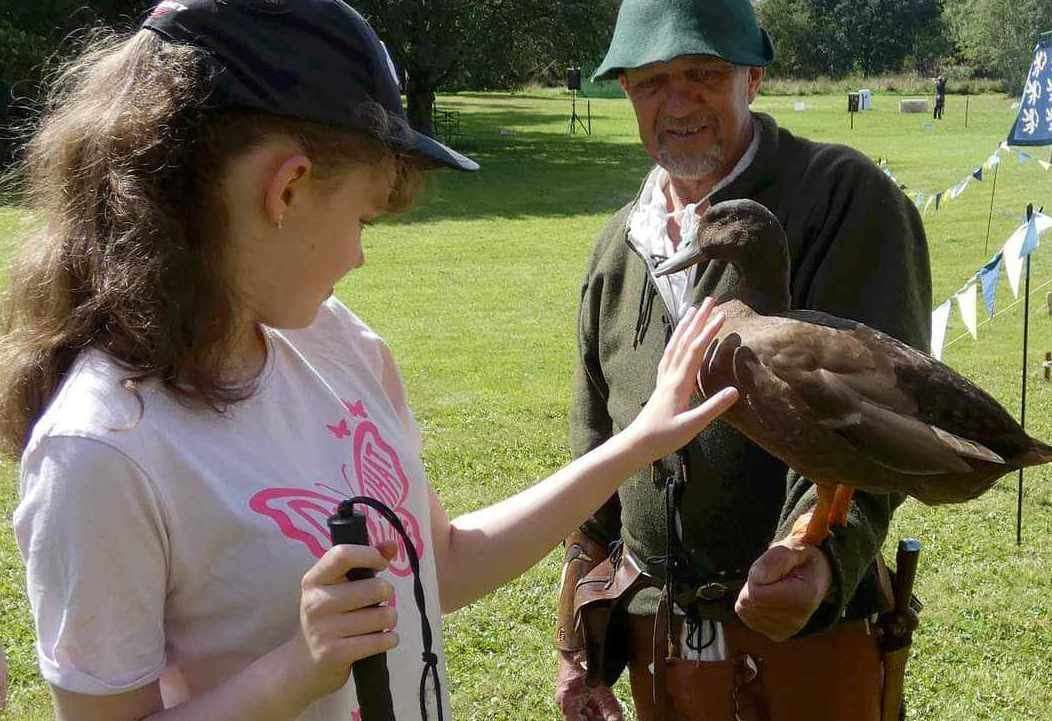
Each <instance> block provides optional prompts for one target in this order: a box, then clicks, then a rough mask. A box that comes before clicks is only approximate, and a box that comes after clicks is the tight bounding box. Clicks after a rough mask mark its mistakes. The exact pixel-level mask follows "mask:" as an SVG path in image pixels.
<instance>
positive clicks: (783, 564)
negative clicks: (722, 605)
mask: <svg viewBox="0 0 1052 721" xmlns="http://www.w3.org/2000/svg"><path fill="white" fill-rule="evenodd" d="M807 561H808V555H807V550H806V549H799V550H798V549H795V548H787V547H786V546H780V545H775V546H771V547H770V548H768V549H767V551H765V552H764V554H763V555H762V556H760V557H759V558H757V559H756V561H755V562H754V563H753V564H752V567H751V568H750V569H749V583H752V584H759V585H767V584H771V583H775V582H777V581H780V580H782V579H783V578H785V577H786V576H788V575H789V574H790V573H791V572H792V571H793V570H794V569H795V568H797V567H799V566H802V565H803V564H805V563H807Z"/></svg>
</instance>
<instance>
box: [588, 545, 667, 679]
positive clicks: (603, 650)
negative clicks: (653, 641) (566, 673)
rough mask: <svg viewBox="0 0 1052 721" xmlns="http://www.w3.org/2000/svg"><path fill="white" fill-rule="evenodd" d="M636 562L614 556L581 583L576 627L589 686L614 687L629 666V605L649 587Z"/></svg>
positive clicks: (647, 580) (622, 554) (626, 556)
mask: <svg viewBox="0 0 1052 721" xmlns="http://www.w3.org/2000/svg"><path fill="white" fill-rule="evenodd" d="M649 584H650V578H649V576H646V575H645V574H644V573H643V572H642V570H641V569H640V568H639V565H638V564H636V563H635V560H634V559H633V558H632V557H631V556H630V555H629V554H627V553H613V554H611V556H610V557H609V558H607V559H605V560H604V561H603V562H602V563H600V564H599V565H598V566H596V567H595V568H593V569H592V571H591V572H590V573H589V574H588V575H587V576H585V577H584V578H582V579H581V580H580V581H578V582H577V587H576V590H575V592H574V624H575V626H576V627H578V628H579V629H580V630H581V635H582V637H583V638H584V652H585V660H586V664H587V677H586V681H587V683H588V685H589V686H598V685H600V684H602V685H604V686H613V685H614V683H615V682H616V681H617V678H618V677H619V676H620V675H621V672H622V671H624V669H625V666H626V665H627V663H628V653H629V633H628V612H627V605H628V601H629V600H630V599H631V598H632V596H633V595H634V594H635V592H636V591H637V590H639V588H641V587H643V586H645V585H649Z"/></svg>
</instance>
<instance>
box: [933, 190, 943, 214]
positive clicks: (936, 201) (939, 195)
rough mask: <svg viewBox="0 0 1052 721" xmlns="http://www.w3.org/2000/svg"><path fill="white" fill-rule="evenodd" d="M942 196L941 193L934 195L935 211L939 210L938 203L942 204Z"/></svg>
mask: <svg viewBox="0 0 1052 721" xmlns="http://www.w3.org/2000/svg"><path fill="white" fill-rule="evenodd" d="M943 192H945V191H943ZM942 196H943V193H936V194H935V209H936V210H938V209H939V203H941V202H942Z"/></svg>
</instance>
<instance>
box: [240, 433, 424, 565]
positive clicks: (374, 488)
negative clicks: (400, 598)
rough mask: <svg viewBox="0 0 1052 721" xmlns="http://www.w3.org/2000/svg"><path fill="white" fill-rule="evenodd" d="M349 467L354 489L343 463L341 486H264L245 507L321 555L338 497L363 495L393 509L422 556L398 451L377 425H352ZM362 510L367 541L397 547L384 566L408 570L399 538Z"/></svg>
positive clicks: (328, 543)
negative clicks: (391, 558)
mask: <svg viewBox="0 0 1052 721" xmlns="http://www.w3.org/2000/svg"><path fill="white" fill-rule="evenodd" d="M348 435H350V433H349V432H348ZM354 468H355V474H356V476H357V478H358V484H359V486H360V488H357V489H356V488H355V484H354V483H353V482H352V481H351V479H350V478H349V477H348V473H347V466H343V467H341V469H340V470H341V473H342V475H343V479H344V482H345V484H346V488H345V489H335V488H330V487H328V486H324V485H323V484H317V485H318V487H319V488H321V489H322V490H324V491H326V492H327V493H320V492H318V491H312V490H307V489H304V488H267V489H264V490H262V491H259V492H258V493H256V494H255V495H254V496H252V498H251V500H250V501H249V507H250V508H251V509H252V510H253V511H255V512H256V513H259V514H261V515H264V516H267V517H269V518H270V519H271V520H272V521H274V523H275V524H276V525H277V526H278V528H279V529H280V530H281V532H282V534H284V535H285V537H286V538H290V539H292V540H295V541H299V542H301V543H303V544H304V545H305V546H306V547H307V548H308V549H309V550H310V552H311V554H313V555H314V557H315V558H321V557H322V556H323V555H324V554H325V551H326V550H328V549H329V548H330V547H331V546H332V541H331V539H330V537H329V527H328V524H327V523H326V521H327V520H328V518H329V516H331V515H332V514H334V513H335V512H336V507H337V506H338V505H339V503H340V501H341V500H343V499H344V498H346V497H350V496H357V495H363V496H369V497H371V498H376V499H377V500H379V501H382V502H383V503H384V504H386V505H387V506H389V507H390V508H391V509H392V510H393V511H394V513H395V514H396V515H397V516H398V518H399V520H400V521H401V522H402V525H403V526H404V527H405V530H406V534H407V535H408V536H409V538H410V540H411V541H412V543H413V546H414V547H415V548H416V551H417V554H418V556H423V553H424V541H423V537H422V536H421V533H420V523H419V522H418V521H417V519H416V516H414V515H413V514H412V513H411V512H410V511H409V509H408V508H406V507H405V502H406V499H408V497H409V479H408V478H407V477H406V475H405V472H404V470H403V469H402V464H401V461H400V460H399V458H398V454H397V453H395V450H394V448H392V447H391V446H390V445H389V444H388V443H387V442H386V441H384V439H383V438H382V437H381V436H380V432H379V429H378V428H377V427H376V426H375V425H374V424H373V423H372V422H371V421H364V422H362V423H360V424H359V425H358V427H357V428H356V429H355V433H354ZM365 513H366V527H367V528H368V530H369V540H370V542H372V543H373V544H377V543H379V542H381V541H394V542H395V543H396V544H397V546H398V555H397V556H395V558H394V559H393V560H392V561H391V565H390V566H388V570H389V571H390V572H391V573H393V574H395V575H396V576H403V577H404V576H408V575H410V574H411V573H412V568H411V567H410V565H409V555H408V554H407V553H406V550H405V545H404V543H403V541H402V538H401V536H400V535H398V533H397V532H396V531H395V530H394V528H393V527H392V526H391V525H390V524H389V523H388V522H387V521H386V520H385V519H384V518H383V517H382V516H380V515H379V514H378V513H377V512H376V511H374V510H373V509H371V508H366V509H365Z"/></svg>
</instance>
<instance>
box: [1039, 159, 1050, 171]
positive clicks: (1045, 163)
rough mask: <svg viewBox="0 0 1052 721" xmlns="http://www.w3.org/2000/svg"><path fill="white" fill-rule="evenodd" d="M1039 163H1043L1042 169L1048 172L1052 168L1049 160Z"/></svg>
mask: <svg viewBox="0 0 1052 721" xmlns="http://www.w3.org/2000/svg"><path fill="white" fill-rule="evenodd" d="M1037 162H1039V163H1041V167H1042V168H1043V169H1044V170H1046V171H1047V170H1048V169H1049V168H1052V163H1050V162H1048V161H1047V160H1038V161H1037Z"/></svg>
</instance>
